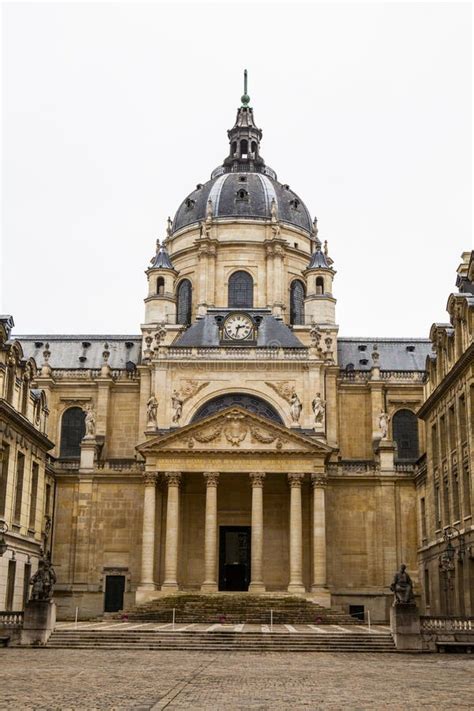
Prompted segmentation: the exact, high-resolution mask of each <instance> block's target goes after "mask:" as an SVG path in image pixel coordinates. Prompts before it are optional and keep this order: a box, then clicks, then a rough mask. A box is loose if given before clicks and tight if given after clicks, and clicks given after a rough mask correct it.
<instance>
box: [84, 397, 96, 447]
mask: <svg viewBox="0 0 474 711" xmlns="http://www.w3.org/2000/svg"><path fill="white" fill-rule="evenodd" d="M84 423H85V425H86V433H85V435H84V439H93V438H94V437H95V425H96V419H95V412H94V408H93V407H92V405H89V406H88V407H87V410H86V418H85V420H84Z"/></svg>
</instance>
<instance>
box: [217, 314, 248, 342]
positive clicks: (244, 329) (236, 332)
mask: <svg viewBox="0 0 474 711" xmlns="http://www.w3.org/2000/svg"><path fill="white" fill-rule="evenodd" d="M224 332H225V335H226V336H227V338H232V340H233V341H244V340H245V339H246V338H248V337H249V336H250V335H251V334H252V332H253V321H252V319H251V318H250V317H249V316H247V315H246V314H232V315H231V316H229V317H228V318H227V319H226V321H225V323H224Z"/></svg>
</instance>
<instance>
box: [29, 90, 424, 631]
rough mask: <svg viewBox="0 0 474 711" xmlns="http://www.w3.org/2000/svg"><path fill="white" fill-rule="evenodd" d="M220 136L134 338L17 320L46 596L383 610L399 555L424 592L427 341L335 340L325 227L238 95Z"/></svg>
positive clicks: (171, 227) (380, 616) (64, 601)
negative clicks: (52, 489) (45, 509)
mask: <svg viewBox="0 0 474 711" xmlns="http://www.w3.org/2000/svg"><path fill="white" fill-rule="evenodd" d="M228 138H229V152H228V155H227V157H226V158H225V159H224V161H223V164H222V165H221V166H219V167H218V168H216V170H214V172H213V173H212V176H211V179H210V180H209V181H207V182H206V183H203V184H201V183H199V184H198V185H197V187H196V189H195V190H194V191H193V192H192V193H191V194H190V195H188V196H187V197H186V198H185V200H184V201H183V202H182V204H181V205H180V207H179V208H178V210H177V212H176V215H175V218H174V220H169V221H168V226H167V230H166V235H165V238H164V240H163V242H162V243H161V244H160V243H158V244H157V249H156V254H155V255H154V257H153V259H152V261H151V264H150V266H149V267H148V269H147V270H146V279H147V290H146V296H145V313H144V321H143V324H142V325H141V333H140V335H132V336H126V335H125V336H111V335H106V336H90V335H80V336H48V335H39V336H18V340H19V342H20V343H21V347H22V349H23V350H24V353H25V356H26V357H27V358H29V359H33V360H34V361H36V362H37V363H38V364H39V366H38V370H37V371H35V386H36V387H37V388H38V389H40V390H41V391H42V392H43V393H44V397H45V398H46V402H47V403H48V409H49V418H48V429H47V433H48V437H49V438H50V439H51V440H52V442H54V443H55V444H54V448H53V449H52V451H51V455H52V461H53V462H54V465H53V466H54V475H55V480H56V508H55V525H54V532H53V561H54V565H55V569H56V573H57V575H58V584H57V586H56V591H57V592H56V597H57V602H58V605H59V614H60V615H62V616H72V615H73V614H74V610H75V608H76V607H77V608H79V616H80V617H89V616H91V615H97V614H101V613H102V611H103V610H104V609H105V610H114V609H119V608H120V607H122V606H124V605H125V606H126V605H130V604H133V603H135V602H141V601H146V600H149V599H151V598H154V597H156V596H159V595H163V594H167V593H170V592H174V591H176V590H178V589H180V590H193V591H202V592H213V591H217V590H221V591H231V590H241V591H246V590H249V591H251V592H255V593H258V594H265V592H275V591H279V592H288V591H289V592H293V593H295V594H301V595H306V596H311V597H313V598H314V599H315V600H317V601H319V602H321V603H322V604H327V605H329V604H333V605H339V606H341V607H342V608H344V609H346V610H348V611H351V612H353V613H363V612H365V611H366V610H370V612H371V615H372V619H373V620H386V619H388V607H389V605H390V603H391V593H390V590H389V585H390V582H391V578H392V575H393V572H394V570H395V569H396V568H397V567H398V566H399V565H400V563H402V562H405V563H406V564H407V565H408V570H409V572H410V575H411V576H412V578H413V579H414V581H415V585H416V586H417V589H418V590H419V589H420V586H419V583H420V581H419V578H418V557H417V555H418V554H417V551H418V541H417V496H416V481H415V473H416V471H417V470H416V465H415V463H416V461H417V460H418V458H419V456H420V453H421V452H423V451H424V447H425V434H424V427H423V424H422V422H421V421H419V420H417V417H416V412H417V411H418V410H419V408H420V407H421V406H422V404H423V401H424V387H425V384H424V380H425V374H426V360H427V357H428V355H429V354H430V353H431V342H430V340H428V339H408V340H404V339H375V338H338V327H337V322H336V298H335V276H336V271H335V268H334V266H335V265H334V263H333V261H332V259H331V258H330V256H329V253H328V248H327V243H324V244H323V243H322V242H321V240H320V237H319V234H318V225H317V221H316V220H315V219H314V220H313V219H312V218H311V216H310V214H309V212H308V210H307V208H306V206H305V204H304V202H303V201H302V200H301V198H300V197H299V196H298V195H297V194H296V193H295V192H294V191H293V190H292V189H291V188H290V187H289V186H288V185H287V184H285V183H280V182H279V181H278V180H277V176H276V173H275V172H274V171H273V170H272V169H271V168H270V167H269V166H267V165H266V164H265V162H264V160H263V158H262V156H261V152H260V143H261V138H262V132H261V130H260V129H259V128H258V127H257V126H256V124H255V120H254V115H253V110H252V109H251V108H250V106H249V99H248V96H247V95H246V94H244V96H243V97H242V106H241V107H240V108H239V109H238V112H237V119H236V122H235V125H234V126H233V128H232V129H231V130H230V131H229V132H228ZM419 476H420V475H419V474H418V477H419Z"/></svg>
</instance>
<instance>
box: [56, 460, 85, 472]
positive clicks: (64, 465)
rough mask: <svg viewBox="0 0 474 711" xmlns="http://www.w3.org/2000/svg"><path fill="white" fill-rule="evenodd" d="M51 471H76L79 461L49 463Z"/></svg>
mask: <svg viewBox="0 0 474 711" xmlns="http://www.w3.org/2000/svg"><path fill="white" fill-rule="evenodd" d="M51 464H52V466H53V469H56V470H59V471H64V470H65V469H66V470H67V471H77V470H78V469H79V459H74V460H72V459H71V460H68V461H66V460H65V459H58V460H56V461H55V462H51Z"/></svg>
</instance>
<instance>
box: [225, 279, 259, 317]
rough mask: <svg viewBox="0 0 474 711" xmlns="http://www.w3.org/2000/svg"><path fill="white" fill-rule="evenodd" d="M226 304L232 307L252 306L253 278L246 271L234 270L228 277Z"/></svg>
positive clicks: (246, 307) (244, 307)
mask: <svg viewBox="0 0 474 711" xmlns="http://www.w3.org/2000/svg"><path fill="white" fill-rule="evenodd" d="M228 305H229V306H230V307H231V308H234V309H251V308H252V307H253V279H252V277H251V276H250V274H248V272H242V271H240V272H234V273H233V274H232V275H231V277H230V279H229V295H228Z"/></svg>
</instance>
